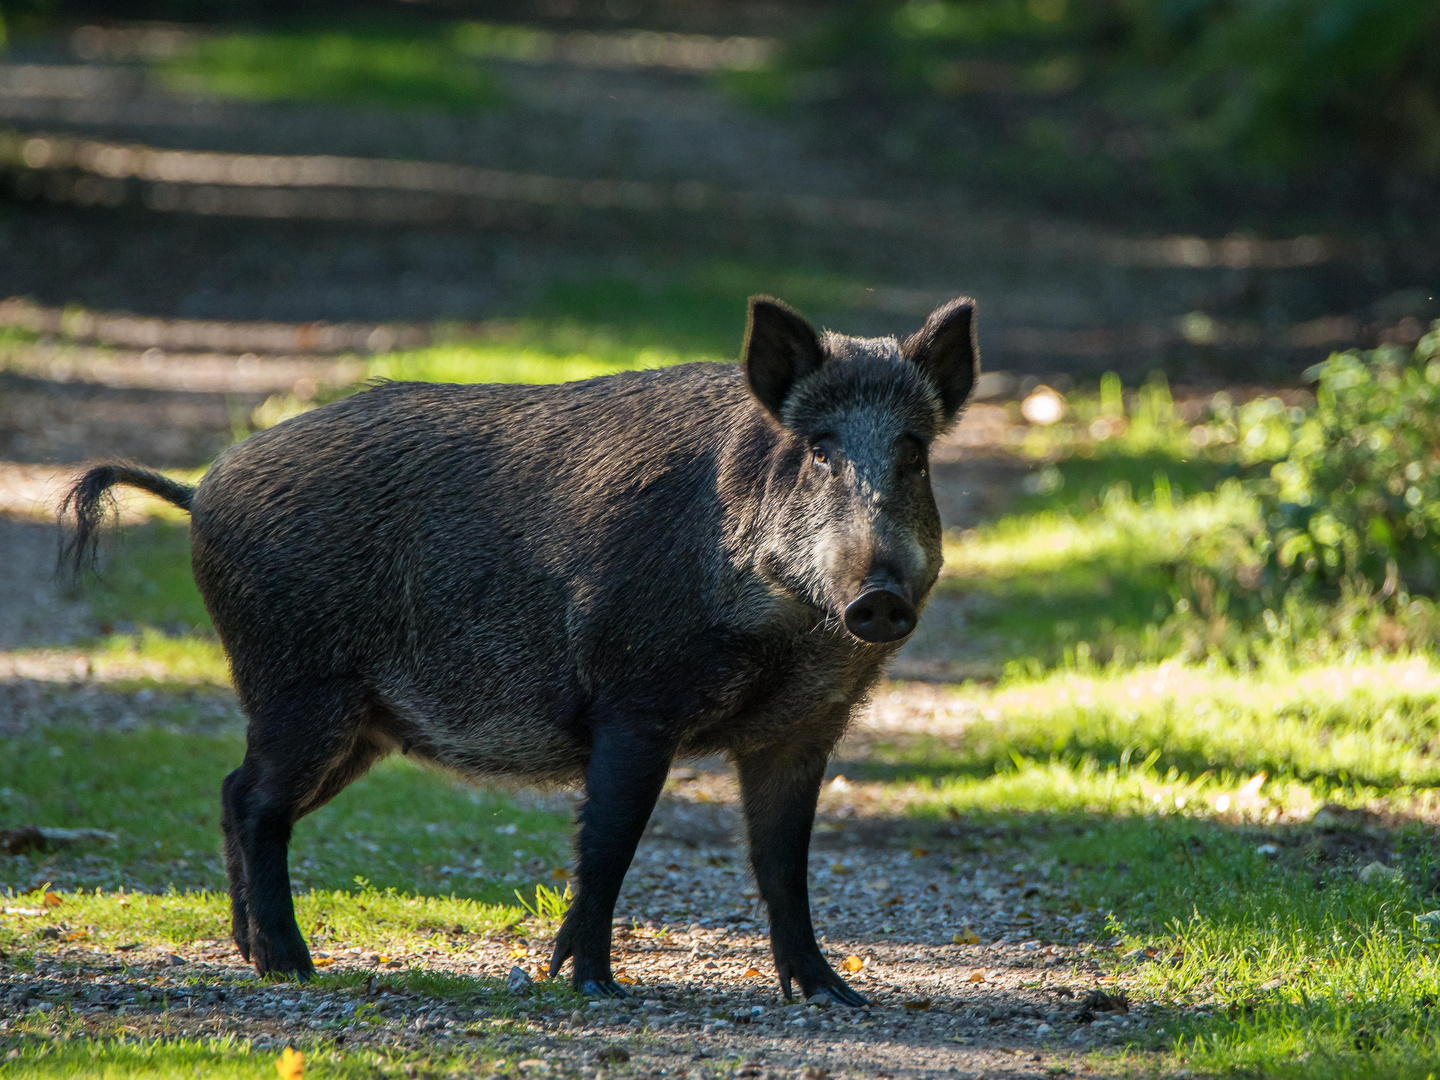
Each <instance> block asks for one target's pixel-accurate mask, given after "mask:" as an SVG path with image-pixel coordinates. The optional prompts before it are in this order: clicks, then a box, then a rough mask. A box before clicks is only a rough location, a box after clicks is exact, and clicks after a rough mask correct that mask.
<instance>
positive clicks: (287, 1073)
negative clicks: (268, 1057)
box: [275, 1046, 305, 1080]
mask: <svg viewBox="0 0 1440 1080" xmlns="http://www.w3.org/2000/svg"><path fill="white" fill-rule="evenodd" d="M275 1071H276V1072H277V1073H279V1074H280V1080H302V1078H303V1077H304V1076H305V1055H304V1054H302V1053H301V1052H300V1051H299V1050H296V1049H294V1048H292V1047H289V1046H287V1047H286V1048H285V1049H284V1050H282V1051H281V1052H280V1056H279V1057H278V1058H276V1059H275Z"/></svg>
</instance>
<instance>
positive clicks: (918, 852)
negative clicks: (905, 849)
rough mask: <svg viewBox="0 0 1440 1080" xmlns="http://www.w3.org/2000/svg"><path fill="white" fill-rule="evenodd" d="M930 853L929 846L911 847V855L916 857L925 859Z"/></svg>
mask: <svg viewBox="0 0 1440 1080" xmlns="http://www.w3.org/2000/svg"><path fill="white" fill-rule="evenodd" d="M929 854H930V849H929V848H923V847H915V848H911V849H910V857H911V858H914V859H923V858H924V857H925V856H926V855H929Z"/></svg>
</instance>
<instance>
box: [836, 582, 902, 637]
mask: <svg viewBox="0 0 1440 1080" xmlns="http://www.w3.org/2000/svg"><path fill="white" fill-rule="evenodd" d="M845 626H846V628H847V629H848V630H849V631H850V632H851V633H852V634H854V635H855V636H856V637H858V638H859V639H860V640H861V641H868V642H873V643H882V642H888V641H899V640H900V639H901V638H903V637H908V636H909V634H910V631H912V630H914V629H915V609H914V608H912V607H911V606H910V603H909V601H907V600H906V599H905V597H903V596H901V595H899V594H898V593H895V592H893V591H892V590H890V589H869V590H867V591H866V592H865V593H863V594H862V595H860V596H858V597H856V598H855V599H854V600H853V601H851V603H850V606H849V607H847V608H846V609H845Z"/></svg>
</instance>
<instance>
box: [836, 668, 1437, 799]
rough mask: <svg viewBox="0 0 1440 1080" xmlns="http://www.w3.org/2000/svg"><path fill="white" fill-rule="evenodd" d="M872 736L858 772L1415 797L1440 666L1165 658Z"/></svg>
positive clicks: (1431, 772) (984, 698) (975, 702)
mask: <svg viewBox="0 0 1440 1080" xmlns="http://www.w3.org/2000/svg"><path fill="white" fill-rule="evenodd" d="M878 707H879V709H880V710H881V716H880V721H881V722H880V725H879V727H878V729H877V730H875V731H874V732H873V733H871V734H866V735H865V736H864V737H865V745H866V760H865V761H863V762H857V764H856V768H858V769H862V770H865V771H868V772H870V773H876V772H880V773H884V774H886V775H891V776H914V777H919V776H930V777H939V778H945V777H949V776H953V775H966V776H986V775H989V774H990V773H992V772H994V771H996V770H999V771H1002V772H1003V771H1005V770H1007V769H1009V768H1010V767H1011V766H1012V764H1013V763H1015V762H1016V761H1024V762H1046V761H1051V762H1059V763H1064V764H1065V765H1067V766H1074V767H1077V768H1080V767H1092V766H1097V765H1099V766H1104V765H1119V764H1121V763H1122V762H1136V763H1138V762H1141V761H1147V760H1148V761H1150V762H1152V763H1153V764H1154V765H1155V767H1156V768H1157V769H1159V770H1160V771H1161V772H1164V771H1166V770H1171V769H1173V770H1176V771H1177V772H1178V773H1180V774H1184V775H1187V776H1199V775H1201V774H1203V773H1207V772H1212V771H1217V772H1221V773H1226V772H1228V773H1233V774H1236V775H1240V774H1244V775H1247V776H1248V775H1252V774H1254V773H1256V772H1260V771H1265V772H1267V773H1268V774H1269V775H1270V776H1272V777H1275V778H1279V777H1287V778H1293V779H1298V780H1305V781H1317V782H1319V783H1320V784H1321V785H1322V786H1328V787H1334V788H1355V787H1357V786H1358V787H1369V788H1373V789H1376V790H1379V789H1387V790H1390V789H1405V790H1406V791H1411V790H1418V789H1423V788H1426V787H1429V786H1434V785H1440V760H1437V758H1436V755H1435V748H1436V743H1437V738H1440V668H1437V667H1436V664H1435V662H1434V661H1433V660H1431V659H1429V658H1421V657H1416V658H1411V659H1405V660H1397V659H1388V660H1387V659H1381V658H1368V659H1357V660H1355V661H1352V662H1349V663H1334V664H1327V665H1320V666H1300V667H1293V666H1290V665H1288V664H1282V663H1277V664H1274V665H1270V666H1266V667H1263V668H1260V669H1258V670H1254V671H1235V670H1232V669H1229V668H1227V667H1224V666H1220V665H1210V666H1205V665H1193V664H1182V663H1179V662H1174V661H1170V662H1165V663H1162V664H1158V665H1143V666H1138V667H1112V668H1108V669H1099V668H1090V669H1087V670H1074V669H1071V670H1063V671H1058V672H1052V673H1049V674H1045V675H1042V676H1040V677H1025V676H1019V675H1017V676H1015V677H1013V678H1011V679H1008V680H1005V681H1004V682H1002V683H1001V684H1000V685H998V686H996V687H993V688H988V689H987V688H982V687H977V686H971V687H968V688H965V689H963V690H957V691H955V692H953V693H951V694H949V695H946V696H945V697H944V698H943V699H940V700H939V701H937V702H936V703H935V705H934V707H935V708H936V709H937V710H943V715H938V716H936V717H935V718H934V719H933V720H932V721H931V722H929V723H925V724H919V725H916V726H915V727H913V728H911V729H909V730H906V729H905V728H904V727H901V728H900V729H898V730H896V729H893V728H890V727H887V722H886V721H885V712H884V710H885V709H886V708H887V705H886V701H885V698H884V696H883V695H882V697H881V700H880V703H879V706H878Z"/></svg>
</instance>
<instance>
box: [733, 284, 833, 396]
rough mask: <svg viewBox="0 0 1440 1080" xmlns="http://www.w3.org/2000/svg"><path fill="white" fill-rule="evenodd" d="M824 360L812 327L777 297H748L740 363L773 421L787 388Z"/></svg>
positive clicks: (817, 368)
mask: <svg viewBox="0 0 1440 1080" xmlns="http://www.w3.org/2000/svg"><path fill="white" fill-rule="evenodd" d="M824 360H825V354H824V353H822V352H821V351H820V338H819V337H818V336H817V335H816V333H815V328H814V327H813V326H811V325H810V324H809V323H808V322H806V321H805V320H804V319H803V318H802V317H801V316H800V315H798V314H797V313H796V312H794V311H792V310H791V309H790V308H788V307H786V306H785V305H784V304H782V303H781V302H780V301H779V300H772V299H771V298H770V297H768V296H752V297H751V298H750V318H749V320H748V321H747V322H746V325H745V344H744V345H742V346H741V347H740V362H741V363H742V364H744V365H745V378H746V380H747V381H748V382H749V383H750V392H751V393H753V394H754V395H755V397H756V399H757V400H758V401H759V402H760V404H761V405H764V406H765V408H766V409H768V410H769V411H770V413H771V415H772V416H774V417H775V418H776V419H777V420H778V419H779V418H780V410H781V408H782V407H783V406H784V404H785V399H786V398H787V397H789V396H790V390H791V389H792V388H793V387H794V385H795V384H796V383H797V382H799V381H800V380H801V379H803V378H805V376H806V375H809V374H810V373H811V372H814V371H818V370H819V369H820V365H821V364H822V363H823V362H824Z"/></svg>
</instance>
